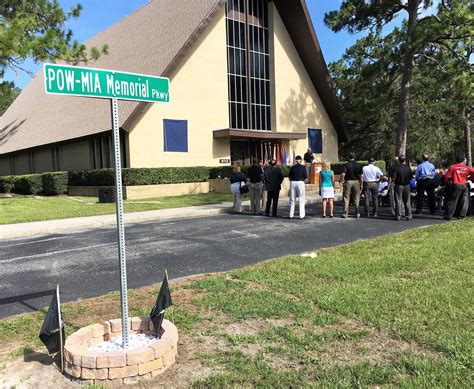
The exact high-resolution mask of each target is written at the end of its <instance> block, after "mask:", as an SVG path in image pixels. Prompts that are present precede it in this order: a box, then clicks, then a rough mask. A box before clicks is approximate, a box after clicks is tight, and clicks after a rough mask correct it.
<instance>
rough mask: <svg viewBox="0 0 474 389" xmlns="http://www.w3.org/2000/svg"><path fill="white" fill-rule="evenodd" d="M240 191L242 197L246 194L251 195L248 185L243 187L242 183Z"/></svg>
mask: <svg viewBox="0 0 474 389" xmlns="http://www.w3.org/2000/svg"><path fill="white" fill-rule="evenodd" d="M239 191H240V194H241V195H244V194H245V193H249V191H250V189H249V186H248V185H242V183H240V188H239Z"/></svg>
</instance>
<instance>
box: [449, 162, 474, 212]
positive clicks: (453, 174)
mask: <svg viewBox="0 0 474 389" xmlns="http://www.w3.org/2000/svg"><path fill="white" fill-rule="evenodd" d="M456 162H457V163H456V164H454V165H451V166H450V167H449V170H448V172H447V173H446V175H445V176H444V179H445V181H446V182H448V181H452V183H453V184H452V188H451V191H450V192H451V193H450V195H449V199H448V203H447V208H446V213H445V214H444V218H445V219H446V220H451V219H452V218H453V216H454V214H455V213H456V214H458V217H459V218H463V217H465V216H466V213H467V208H468V207H467V206H466V205H467V203H466V202H467V201H469V197H468V194H469V192H468V190H467V186H466V184H467V178H468V176H471V178H474V169H473V168H471V167H469V166H466V164H465V162H466V158H464V155H460V156H458V157H457V158H456Z"/></svg>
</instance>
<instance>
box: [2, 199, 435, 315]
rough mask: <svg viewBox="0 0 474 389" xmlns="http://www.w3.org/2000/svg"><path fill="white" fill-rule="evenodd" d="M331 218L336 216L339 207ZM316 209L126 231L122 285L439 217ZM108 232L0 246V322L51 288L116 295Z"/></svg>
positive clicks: (65, 294) (73, 296)
mask: <svg viewBox="0 0 474 389" xmlns="http://www.w3.org/2000/svg"><path fill="white" fill-rule="evenodd" d="M336 212H337V213H338V214H340V213H341V209H340V205H337V206H336ZM320 214H321V207H320V205H310V206H307V218H306V219H304V220H299V219H292V220H290V219H288V212H287V209H286V207H285V208H284V209H282V210H281V212H280V217H278V218H272V217H263V216H253V215H248V214H244V215H233V214H229V215H219V216H211V217H200V218H193V219H176V220H168V221H163V222H147V223H140V224H132V225H127V226H126V244H127V266H128V285H129V287H130V288H137V287H141V286H145V285H151V284H154V283H159V282H161V280H162V277H163V269H164V268H166V269H168V272H169V275H170V278H172V279H175V278H180V277H185V276H190V275H194V274H202V273H209V272H219V271H226V270H231V269H235V268H239V267H242V266H246V265H250V264H253V263H256V262H259V261H262V260H265V259H270V258H275V257H280V256H284V255H288V254H295V253H302V252H306V251H313V250H317V249H319V248H322V247H328V246H335V245H339V244H343V243H347V242H351V241H354V240H357V239H365V238H371V237H375V236H379V235H383V234H388V233H392V232H399V231H403V230H405V229H408V228H416V227H423V226H427V225H431V224H437V223H441V222H442V220H441V219H442V218H441V215H436V216H431V215H427V214H426V215H425V214H423V215H416V216H415V219H414V220H413V221H411V222H407V221H401V222H396V221H393V220H391V216H390V210H389V209H388V208H385V207H384V208H382V209H381V211H380V212H379V215H380V217H379V218H378V219H367V218H361V219H359V220H357V219H355V218H353V217H351V218H349V219H341V218H340V217H336V218H334V219H330V218H326V219H323V218H321V217H320V216H319V215H320ZM116 239H117V238H116V230H115V229H114V228H113V227H108V228H101V229H96V230H89V231H83V232H80V233H74V234H55V235H47V236H42V237H35V238H29V239H15V240H1V241H0V263H1V267H0V269H1V270H0V317H6V316H10V315H13V314H16V313H21V312H25V311H31V310H37V309H38V308H39V307H41V306H46V305H48V303H49V300H50V294H51V291H52V290H53V289H54V288H55V285H56V283H57V282H59V283H60V284H61V288H62V300H63V301H73V300H77V299H81V298H87V297H93V296H99V295H102V294H105V293H107V292H110V291H114V290H118V289H119V273H118V259H117V245H116Z"/></svg>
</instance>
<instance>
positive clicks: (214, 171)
mask: <svg viewBox="0 0 474 389" xmlns="http://www.w3.org/2000/svg"><path fill="white" fill-rule="evenodd" d="M243 167H245V166H243ZM233 169H234V167H233V166H218V167H211V168H210V170H209V178H211V179H214V178H229V177H230V175H231V174H232V171H233Z"/></svg>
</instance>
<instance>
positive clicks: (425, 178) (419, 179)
mask: <svg viewBox="0 0 474 389" xmlns="http://www.w3.org/2000/svg"><path fill="white" fill-rule="evenodd" d="M422 159H423V162H422V163H420V164H419V165H418V166H417V167H416V174H415V180H416V213H421V211H422V209H423V198H424V196H425V192H426V194H427V195H428V204H429V206H430V213H431V214H432V215H433V214H434V213H435V212H436V203H435V195H434V190H435V185H434V182H433V179H434V176H435V174H436V168H435V167H434V165H433V164H432V163H431V162H430V157H429V156H428V154H423V156H422Z"/></svg>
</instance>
